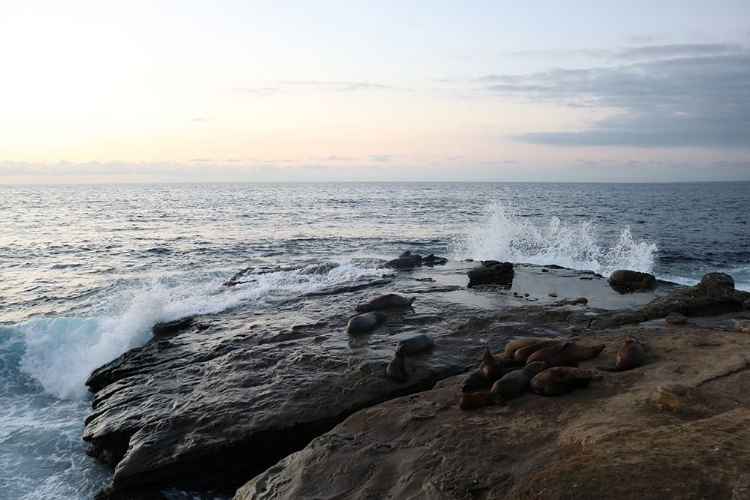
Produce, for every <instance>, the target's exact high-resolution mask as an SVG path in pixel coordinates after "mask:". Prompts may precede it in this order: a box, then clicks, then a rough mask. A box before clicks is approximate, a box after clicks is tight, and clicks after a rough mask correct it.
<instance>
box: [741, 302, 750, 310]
mask: <svg viewBox="0 0 750 500" xmlns="http://www.w3.org/2000/svg"><path fill="white" fill-rule="evenodd" d="M742 310H743V311H750V299H747V300H746V301H744V302H743V303H742Z"/></svg>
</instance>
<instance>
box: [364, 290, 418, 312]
mask: <svg viewBox="0 0 750 500" xmlns="http://www.w3.org/2000/svg"><path fill="white" fill-rule="evenodd" d="M414 299H416V297H412V298H410V299H407V298H406V297H404V296H403V295H399V294H397V293H387V294H385V295H381V296H379V297H375V298H374V299H372V300H371V301H369V302H367V303H365V304H359V305H358V306H356V307H355V308H354V310H355V311H357V312H368V311H379V310H381V309H389V308H392V307H411V305H412V304H413V303H414Z"/></svg>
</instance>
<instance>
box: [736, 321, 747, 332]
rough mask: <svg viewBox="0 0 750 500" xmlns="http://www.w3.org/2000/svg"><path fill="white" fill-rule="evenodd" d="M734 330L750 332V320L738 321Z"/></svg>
mask: <svg viewBox="0 0 750 500" xmlns="http://www.w3.org/2000/svg"><path fill="white" fill-rule="evenodd" d="M733 330H734V331H735V332H739V333H750V321H738V322H737V324H735V325H734V328H733Z"/></svg>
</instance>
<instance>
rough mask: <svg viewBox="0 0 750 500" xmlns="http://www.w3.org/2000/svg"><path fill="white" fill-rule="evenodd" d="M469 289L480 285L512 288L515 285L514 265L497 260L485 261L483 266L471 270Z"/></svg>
mask: <svg viewBox="0 0 750 500" xmlns="http://www.w3.org/2000/svg"><path fill="white" fill-rule="evenodd" d="M467 274H468V276H469V287H470V288H471V287H474V286H479V285H490V284H492V285H501V286H503V287H505V288H510V286H511V285H512V284H513V275H514V271H513V264H512V263H510V262H498V261H496V260H483V261H482V263H481V265H479V266H477V267H475V268H473V269H471V270H470V271H469V272H468V273H467Z"/></svg>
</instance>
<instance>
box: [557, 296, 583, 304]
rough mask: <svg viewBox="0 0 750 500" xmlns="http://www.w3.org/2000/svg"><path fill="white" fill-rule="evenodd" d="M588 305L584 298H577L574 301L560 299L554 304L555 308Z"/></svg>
mask: <svg viewBox="0 0 750 500" xmlns="http://www.w3.org/2000/svg"><path fill="white" fill-rule="evenodd" d="M588 303H589V299H587V298H586V297H577V298H575V299H562V300H558V301H557V302H555V305H556V306H585V305H586V304H588Z"/></svg>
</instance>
